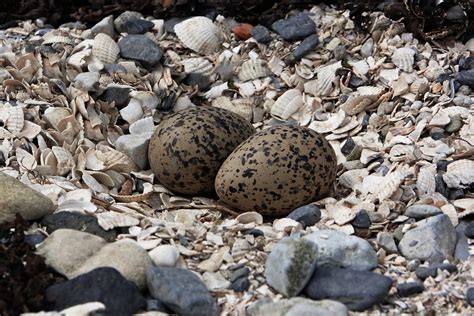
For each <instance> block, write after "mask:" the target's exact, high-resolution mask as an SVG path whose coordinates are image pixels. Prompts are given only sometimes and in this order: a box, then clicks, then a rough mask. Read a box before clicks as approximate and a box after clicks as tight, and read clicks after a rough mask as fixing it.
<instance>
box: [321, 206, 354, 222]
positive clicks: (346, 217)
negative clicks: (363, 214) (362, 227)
mask: <svg viewBox="0 0 474 316" xmlns="http://www.w3.org/2000/svg"><path fill="white" fill-rule="evenodd" d="M326 211H327V212H328V214H329V216H330V217H331V218H333V219H334V222H336V224H338V225H344V224H347V223H349V222H351V221H352V220H353V219H354V218H355V217H356V215H357V213H358V210H357V209H351V208H349V207H347V206H344V205H338V204H327V205H326Z"/></svg>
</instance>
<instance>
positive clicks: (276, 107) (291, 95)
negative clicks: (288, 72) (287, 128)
mask: <svg viewBox="0 0 474 316" xmlns="http://www.w3.org/2000/svg"><path fill="white" fill-rule="evenodd" d="M303 105H304V102H303V95H302V94H301V92H300V91H299V90H298V89H290V90H287V91H286V92H285V93H283V94H282V95H281V96H280V97H279V98H278V99H277V100H276V101H275V103H274V104H273V106H272V109H271V111H270V114H271V115H272V116H274V117H276V118H278V119H280V120H287V119H289V118H290V116H292V115H293V114H294V113H296V112H297V111H298V110H300V109H301V108H302V107H303Z"/></svg>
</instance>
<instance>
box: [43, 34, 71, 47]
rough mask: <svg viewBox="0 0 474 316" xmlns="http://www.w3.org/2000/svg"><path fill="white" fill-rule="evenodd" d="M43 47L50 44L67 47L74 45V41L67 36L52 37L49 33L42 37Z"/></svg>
mask: <svg viewBox="0 0 474 316" xmlns="http://www.w3.org/2000/svg"><path fill="white" fill-rule="evenodd" d="M42 44H43V45H50V44H67V45H74V40H73V39H72V38H70V37H69V36H62V35H54V34H51V33H47V34H46V35H45V36H44V41H43V43H42Z"/></svg>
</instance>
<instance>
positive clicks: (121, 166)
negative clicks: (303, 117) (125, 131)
mask: <svg viewBox="0 0 474 316" xmlns="http://www.w3.org/2000/svg"><path fill="white" fill-rule="evenodd" d="M96 156H97V158H98V159H99V160H101V161H102V162H103V164H104V167H105V169H107V170H115V171H119V172H125V173H130V172H132V171H136V170H138V168H137V166H136V165H135V163H134V162H133V160H132V159H131V158H130V157H128V156H127V155H125V154H124V153H122V152H120V151H118V150H114V149H112V150H109V151H107V152H105V153H102V152H100V151H98V152H96Z"/></svg>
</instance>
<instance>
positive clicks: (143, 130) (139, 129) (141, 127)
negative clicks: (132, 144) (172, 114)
mask: <svg viewBox="0 0 474 316" xmlns="http://www.w3.org/2000/svg"><path fill="white" fill-rule="evenodd" d="M154 128H155V126H154V124H153V118H152V117H151V116H149V117H145V118H142V119H140V120H138V121H135V122H133V124H131V125H130V127H129V128H128V130H129V131H130V134H132V135H138V134H149V133H151V134H152V133H153V131H154Z"/></svg>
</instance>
